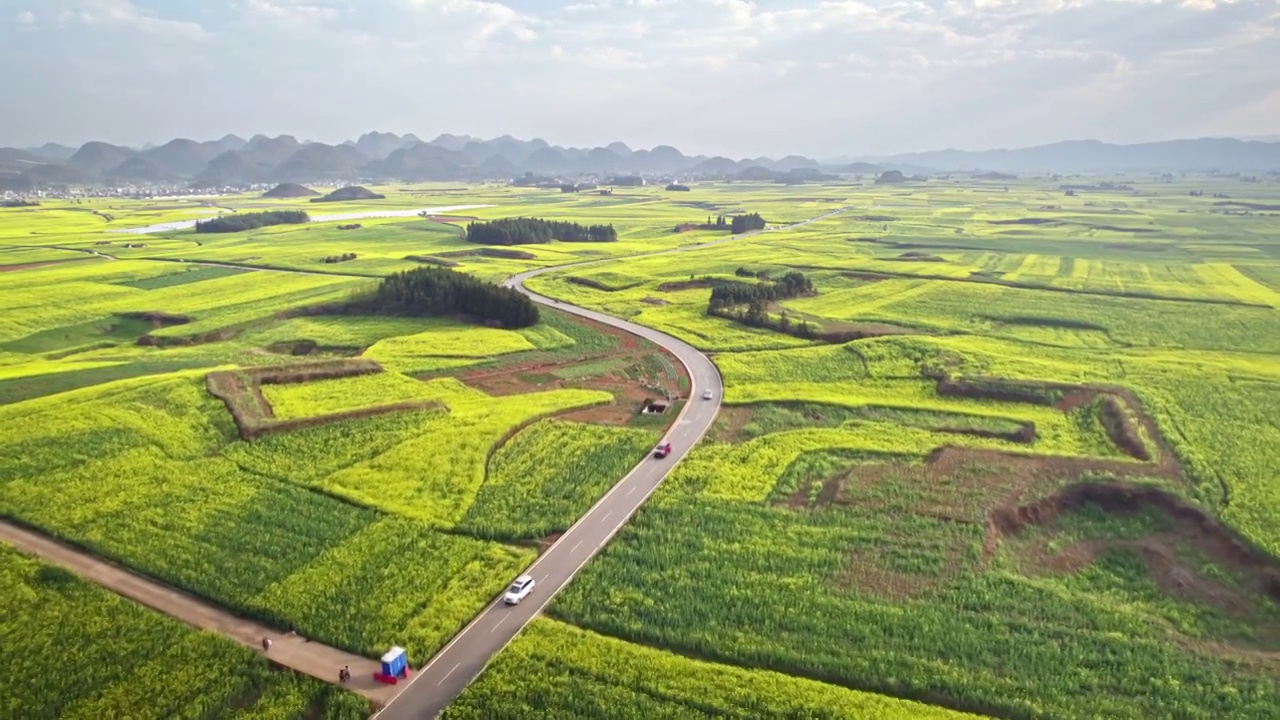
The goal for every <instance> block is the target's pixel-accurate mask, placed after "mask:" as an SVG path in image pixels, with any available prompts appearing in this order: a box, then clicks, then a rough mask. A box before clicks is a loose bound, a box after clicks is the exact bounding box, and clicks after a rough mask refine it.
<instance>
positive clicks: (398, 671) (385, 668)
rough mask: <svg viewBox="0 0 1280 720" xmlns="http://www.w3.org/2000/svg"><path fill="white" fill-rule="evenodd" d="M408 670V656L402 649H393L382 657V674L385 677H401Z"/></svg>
mask: <svg viewBox="0 0 1280 720" xmlns="http://www.w3.org/2000/svg"><path fill="white" fill-rule="evenodd" d="M408 669H409V656H408V655H407V654H405V651H404V648H402V647H393V648H391V649H390V650H388V651H387V652H386V654H385V655H383V656H382V674H383V675H384V676H386V677H402V676H404V675H406V674H407V673H406V671H407V670H408Z"/></svg>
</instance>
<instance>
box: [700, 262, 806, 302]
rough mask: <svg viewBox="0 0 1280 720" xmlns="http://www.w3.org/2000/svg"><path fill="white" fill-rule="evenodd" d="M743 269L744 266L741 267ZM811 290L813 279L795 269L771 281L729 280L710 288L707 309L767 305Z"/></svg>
mask: <svg viewBox="0 0 1280 720" xmlns="http://www.w3.org/2000/svg"><path fill="white" fill-rule="evenodd" d="M742 269H745V268H742ZM812 292H813V281H812V280H810V279H809V278H807V277H805V276H804V273H801V272H797V271H795V270H793V271H791V272H789V273H787V274H786V275H783V276H782V277H780V278H778V279H777V280H774V281H772V282H758V283H745V282H738V281H736V280H729V281H725V282H721V283H717V284H716V285H715V286H714V287H712V288H711V302H710V305H709V306H708V307H709V309H711V310H715V309H718V308H724V307H731V306H733V305H760V306H761V307H763V306H765V305H768V304H769V303H771V302H775V301H777V300H788V299H790V298H794V297H800V296H801V295H808V294H810V293H812Z"/></svg>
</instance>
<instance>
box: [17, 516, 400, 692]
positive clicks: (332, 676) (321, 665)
mask: <svg viewBox="0 0 1280 720" xmlns="http://www.w3.org/2000/svg"><path fill="white" fill-rule="evenodd" d="M0 541H4V542H7V543H9V544H11V545H13V546H14V547H15V548H17V549H18V550H20V551H22V552H25V553H28V554H30V555H33V556H35V557H38V558H40V559H41V560H44V561H45V562H49V563H52V564H54V565H60V566H62V567H64V568H66V569H68V570H70V571H72V572H74V573H75V574H77V575H79V576H81V577H83V578H85V579H86V580H88V581H89V582H92V583H95V584H97V585H100V586H102V587H104V588H106V589H108V590H111V591H112V592H115V593H117V594H119V595H122V596H124V597H126V598H129V599H130V600H133V601H135V602H138V603H141V604H143V605H146V606H147V607H150V608H152V609H154V610H159V611H160V612H162V613H164V614H166V615H169V616H172V617H174V618H177V619H178V620H181V621H183V622H185V623H187V624H188V625H193V626H195V627H198V628H200V629H202V630H211V631H213V632H216V633H218V634H220V635H223V636H224V637H228V638H230V639H232V640H235V641H236V642H239V643H240V644H241V645H244V646H245V647H249V648H253V649H254V650H257V651H258V652H262V638H264V637H265V638H270V639H271V650H270V651H269V652H267V657H269V658H270V659H271V660H272V661H274V662H275V663H277V664H279V665H283V666H284V667H287V668H290V669H293V670H297V671H298V672H301V673H306V674H307V675H310V676H312V677H315V678H319V679H320V680H324V681H325V682H330V683H337V682H338V670H339V669H340V668H342V666H344V665H347V666H350V667H351V682H349V683H347V684H346V686H345V687H347V689H349V690H352V691H354V692H357V693H360V694H361V695H363V696H365V697H366V698H369V699H370V700H372V701H373V702H374V703H376V704H377V705H378V706H380V707H381V706H385V705H386V704H387V703H389V702H391V699H392V698H394V697H395V696H396V695H397V694H399V692H400V690H402V689H403V688H404V687H406V685H405V684H403V683H402V684H399V685H385V684H383V683H380V682H377V681H376V680H374V679H373V673H374V672H376V671H377V670H378V669H379V665H378V663H377V662H375V661H373V660H370V659H368V658H364V657H360V656H358V655H352V654H350V653H347V652H343V651H341V650H337V649H335V648H331V647H329V646H328V645H322V644H320V643H317V642H312V641H311V640H308V639H306V638H304V637H302V636H300V635H296V634H287V633H281V632H279V631H277V630H273V629H271V628H269V627H267V626H265V625H260V624H258V623H256V622H253V621H250V620H245V619H243V618H239V617H236V616H235V615H232V614H231V613H229V612H227V611H225V610H222V609H220V608H217V607H215V606H213V605H210V604H209V603H207V602H205V601H203V600H200V599H199V598H196V597H194V596H192V595H188V594H186V593H184V592H181V591H178V590H175V589H173V588H171V587H168V586H165V585H162V584H160V583H157V582H155V581H154V580H150V579H148V578H145V577H142V576H140V575H137V574H135V573H132V572H129V571H128V570H125V569H124V568H122V567H119V566H118V565H113V564H112V563H109V562H106V561H104V560H99V559H98V558H96V557H93V556H92V555H89V554H88V553H85V552H83V551H81V550H77V549H75V548H72V547H69V546H67V545H63V544H62V543H59V542H57V541H54V540H51V539H49V538H48V537H45V536H44V535H40V534H38V533H35V532H32V531H30V530H27V529H24V528H21V527H18V526H16V525H13V524H11V523H8V522H6V521H4V520H0Z"/></svg>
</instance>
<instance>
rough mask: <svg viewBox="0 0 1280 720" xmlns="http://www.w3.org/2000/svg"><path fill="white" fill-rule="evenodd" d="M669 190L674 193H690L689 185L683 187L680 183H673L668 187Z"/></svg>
mask: <svg viewBox="0 0 1280 720" xmlns="http://www.w3.org/2000/svg"><path fill="white" fill-rule="evenodd" d="M667 189H668V190H670V191H672V192H689V186H688V185H681V184H679V183H671V184H670V185H668V186H667Z"/></svg>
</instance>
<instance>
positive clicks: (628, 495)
mask: <svg viewBox="0 0 1280 720" xmlns="http://www.w3.org/2000/svg"><path fill="white" fill-rule="evenodd" d="M637 487H639V486H638V485H632V486H631V489H630V490H628V491H627V497H631V494H632V493H634V492H635V491H636V488H637Z"/></svg>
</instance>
